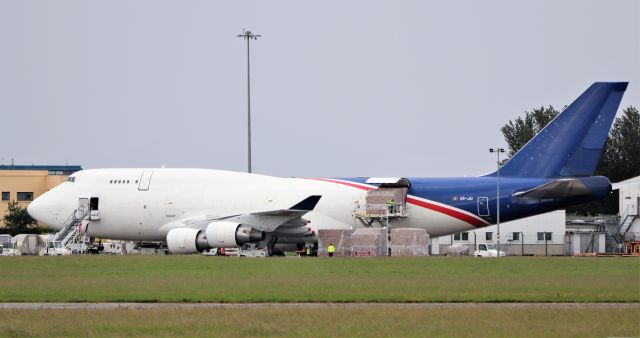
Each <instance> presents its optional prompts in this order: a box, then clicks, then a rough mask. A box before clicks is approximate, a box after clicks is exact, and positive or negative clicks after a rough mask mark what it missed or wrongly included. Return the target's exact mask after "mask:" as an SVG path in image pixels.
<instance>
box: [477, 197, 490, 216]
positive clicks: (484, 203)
mask: <svg viewBox="0 0 640 338" xmlns="http://www.w3.org/2000/svg"><path fill="white" fill-rule="evenodd" d="M478 216H489V197H478Z"/></svg>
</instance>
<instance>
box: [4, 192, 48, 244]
mask: <svg viewBox="0 0 640 338" xmlns="http://www.w3.org/2000/svg"><path fill="white" fill-rule="evenodd" d="M8 209H9V212H8V213H7V214H6V215H5V216H4V217H3V219H2V221H3V222H4V225H5V228H4V229H2V230H4V231H5V232H6V233H8V234H10V235H11V236H15V235H17V234H26V233H40V229H39V228H38V227H37V226H36V225H37V224H38V222H37V221H36V220H35V219H33V218H32V217H31V216H29V213H27V209H26V208H23V207H21V206H20V204H18V202H16V201H13V202H9V205H8Z"/></svg>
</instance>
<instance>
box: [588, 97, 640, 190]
mask: <svg viewBox="0 0 640 338" xmlns="http://www.w3.org/2000/svg"><path fill="white" fill-rule="evenodd" d="M596 173H597V174H599V175H604V176H607V177H608V178H609V179H610V180H611V181H612V182H620V181H623V180H626V179H629V178H632V177H636V176H638V175H640V113H638V109H637V108H635V107H634V106H629V107H627V108H626V109H625V110H623V111H622V116H620V117H619V118H617V119H616V120H615V122H614V123H613V128H611V132H610V133H609V138H608V139H607V143H606V144H605V148H604V152H603V156H602V157H601V158H600V163H599V164H598V169H597V170H596Z"/></svg>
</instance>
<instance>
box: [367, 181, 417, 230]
mask: <svg viewBox="0 0 640 338" xmlns="http://www.w3.org/2000/svg"><path fill="white" fill-rule="evenodd" d="M366 183H367V184H372V185H377V186H378V187H377V188H376V189H371V190H369V191H367V195H366V197H365V201H364V202H363V201H355V203H354V204H355V205H354V216H355V217H356V218H357V219H358V220H359V221H360V222H361V223H362V224H363V225H364V226H365V227H372V226H373V225H374V223H379V224H380V226H381V227H389V225H390V224H391V223H392V222H393V221H394V220H397V219H400V218H406V217H408V216H409V215H408V212H407V191H408V190H409V185H410V183H409V180H407V179H406V178H369V179H368V180H367V181H366Z"/></svg>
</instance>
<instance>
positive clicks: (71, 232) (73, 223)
mask: <svg viewBox="0 0 640 338" xmlns="http://www.w3.org/2000/svg"><path fill="white" fill-rule="evenodd" d="M88 218H89V214H88V213H86V212H84V210H81V209H78V210H74V211H73V213H72V214H71V215H69V217H67V219H66V220H65V221H64V223H63V224H64V226H63V227H62V229H60V230H59V231H58V232H56V233H55V234H54V235H53V236H52V237H51V238H50V239H49V241H48V242H60V243H62V246H64V247H65V248H68V249H69V248H70V247H71V246H72V245H73V244H75V243H77V242H78V241H80V240H83V241H86V238H83V237H86V235H83V234H82V228H83V227H84V225H86V223H87V222H88ZM81 235H82V236H81ZM47 247H48V244H47Z"/></svg>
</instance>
